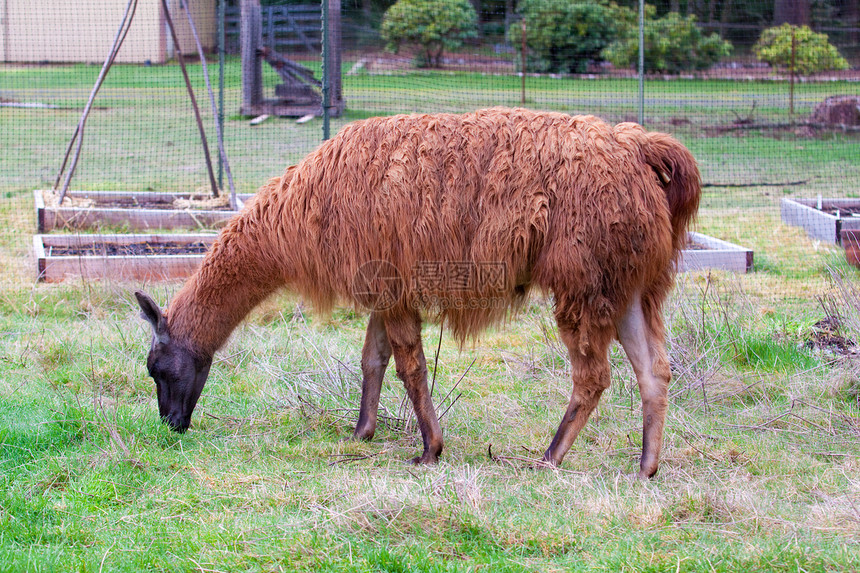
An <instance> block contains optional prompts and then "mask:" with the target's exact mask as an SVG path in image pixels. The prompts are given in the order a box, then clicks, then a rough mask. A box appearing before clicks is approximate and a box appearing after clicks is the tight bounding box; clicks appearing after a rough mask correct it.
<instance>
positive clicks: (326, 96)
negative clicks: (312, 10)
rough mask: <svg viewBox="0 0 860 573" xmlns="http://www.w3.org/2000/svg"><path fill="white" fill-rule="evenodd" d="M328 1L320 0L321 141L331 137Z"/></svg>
mask: <svg viewBox="0 0 860 573" xmlns="http://www.w3.org/2000/svg"><path fill="white" fill-rule="evenodd" d="M328 8H329V6H328V0H322V113H323V141H325V140H327V139H328V138H329V137H331V123H330V122H331V118H330V117H329V108H330V107H331V80H330V70H329V53H328V52H329V26H328V12H329V10H328Z"/></svg>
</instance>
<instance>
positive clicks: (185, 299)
mask: <svg viewBox="0 0 860 573" xmlns="http://www.w3.org/2000/svg"><path fill="white" fill-rule="evenodd" d="M699 196H700V179H699V173H698V169H697V167H696V163H695V160H694V159H693V157H692V155H691V154H690V153H689V152H688V151H687V150H686V149H685V148H684V147H683V146H682V145H681V144H679V143H678V142H677V141H676V140H674V139H673V138H671V137H670V136H668V135H665V134H660V133H648V132H646V131H644V130H643V129H642V128H641V127H639V126H638V125H635V124H631V123H622V124H619V125H616V126H614V127H613V126H611V125H608V124H606V123H604V122H603V121H601V120H599V119H597V118H595V117H591V116H574V117H572V116H568V115H564V114H559V113H541V112H534V111H530V110H525V109H501V108H496V109H489V110H484V111H479V112H477V113H471V114H465V115H451V114H438V115H412V116H408V115H398V116H393V117H385V118H374V119H369V120H365V121H360V122H355V123H353V124H350V125H348V126H346V127H345V128H344V129H343V130H342V131H341V132H340V133H339V134H338V135H337V136H336V137H335V138H333V139H332V140H330V141H327V142H326V143H324V144H323V145H321V146H320V147H319V148H318V149H317V150H316V151H314V152H313V153H311V154H310V155H309V156H308V157H307V158H305V159H304V160H303V161H302V162H301V163H300V164H299V165H298V166H296V167H291V168H290V169H288V170H287V171H286V173H285V174H284V176H283V177H281V178H278V179H273V180H271V181H269V183H268V184H267V185H266V186H265V187H264V188H263V189H262V190H261V191H260V192H259V193H258V194H257V196H256V197H255V198H254V199H253V200H252V201H251V202H250V203H249V204H248V205H247V206H246V208H245V210H244V211H243V212H242V213H241V214H239V215H238V216H237V217H236V218H234V219H233V220H232V221H231V222H230V223H229V224H228V226H227V227H226V228H225V229H224V230H223V231H222V233H221V235H220V237H219V239H218V241H217V242H216V243H215V245H214V246H213V248H212V250H211V251H210V253H209V254H208V255H207V257H206V259H205V261H204V263H203V265H202V267H201V268H200V270H199V271H198V273H197V274H196V275H195V276H194V277H192V278H191V279H190V280H189V281H188V283H187V284H186V285H185V287H183V289H182V290H181V291H180V292H179V293H178V294H177V296H176V297H175V299H174V301H173V303H172V304H171V307H170V310H169V312H168V313H167V328H168V330H169V332H170V336H171V339H172V340H174V341H176V343H177V344H181V345H182V346H183V347H185V348H187V349H188V350H189V351H191V352H192V353H194V354H195V355H198V356H209V357H211V356H212V354H213V353H214V352H215V351H216V350H217V349H218V348H219V347H220V346H221V345H222V344H223V343H224V342H225V341H226V339H227V337H228V336H229V334H230V332H231V331H232V330H233V329H234V328H235V327H236V325H237V324H238V323H239V322H240V321H241V320H242V318H243V317H244V316H245V315H246V314H247V313H248V312H249V311H250V310H251V309H252V308H253V307H254V306H255V305H256V304H258V303H259V302H260V301H261V300H263V298H264V297H266V296H267V295H268V294H269V293H271V292H272V291H274V290H275V289H277V288H278V287H280V286H282V285H286V286H287V287H289V288H291V289H294V290H296V291H297V292H299V293H300V294H302V295H303V296H304V297H306V298H308V299H310V300H311V301H312V302H313V304H314V306H315V307H316V308H317V309H319V310H322V311H323V312H325V311H326V310H327V309H330V308H331V307H332V306H333V305H335V304H337V303H338V302H345V303H350V304H353V305H356V306H363V307H365V308H370V310H372V314H371V321H370V325H369V326H368V336H367V340H366V341H365V349H364V353H363V359H362V366H363V371H364V383H363V397H362V407H361V413H360V418H359V424H358V427H357V429H356V436H358V437H363V438H368V437H370V436H372V435H373V430H374V428H375V421H376V412H375V410H376V405H377V404H378V394H379V389H378V386H379V384H381V377H382V373H383V372H384V365H385V364H387V362H388V359H389V356H391V354H392V353H393V355H394V357H395V361H396V363H397V371H398V375H399V376H400V377H401V378H402V379H403V380H404V383H405V384H406V388H407V392H408V394H409V396H410V398H411V399H412V401H413V404H414V406H415V408H416V413H417V417H418V420H419V426H420V428H421V431H422V435H423V437H424V445H425V450H424V454H423V455H422V457H421V458H420V459H419V461H435V459H436V457H437V456H438V454H439V452H441V448H442V439H441V431H440V430H439V428H438V421H437V420H436V415H435V412H434V411H433V406H432V404H431V403H430V400H429V394H428V393H427V391H426V365H425V363H424V356H423V352H422V351H421V341H420V324H421V314H419V313H420V312H424V313H425V314H428V313H429V314H432V315H435V318H438V319H441V320H445V321H446V322H447V324H448V326H449V328H450V330H451V332H452V333H453V335H454V336H455V337H456V338H457V339H458V340H459V341H460V342H461V343H462V342H463V341H464V340H465V339H467V338H469V337H472V336H475V335H477V334H478V333H479V332H481V330H482V329H484V328H485V327H486V326H487V325H489V324H491V323H494V322H496V321H499V320H500V319H502V318H503V317H505V316H506V315H507V314H508V313H509V312H510V310H511V309H516V308H517V307H518V306H519V305H520V304H521V303H522V301H523V300H524V299H525V297H526V295H527V294H528V292H529V289H530V288H531V286H532V285H537V286H538V287H539V288H541V289H542V290H544V291H546V292H550V293H552V295H553V296H554V306H555V316H556V319H557V322H558V325H559V329H560V333H561V338H562V340H563V341H564V342H565V344H566V345H567V346H568V348H569V350H570V356H571V360H572V363H573V379H574V391H573V395H572V397H571V404H570V407H569V408H568V412H567V414H566V415H565V418H564V420H563V421H562V424H561V426H560V427H559V430H558V432H557V434H556V436H555V438H554V439H553V443H552V445H551V446H550V448H549V449H548V450H547V453H546V454H545V459H547V460H548V461H550V462H553V463H559V462H560V461H561V459H562V457H563V456H564V454H565V453H566V452H567V449H568V448H569V447H570V444H571V443H572V442H573V439H574V438H575V437H576V434H577V433H578V431H579V429H580V428H581V427H582V425H583V424H584V423H585V420H586V419H587V418H588V415H589V414H590V412H591V410H592V409H593V407H594V405H595V404H596V403H597V400H598V399H599V397H600V393H601V392H602V390H603V389H604V388H605V387H606V386H608V383H609V365H608V362H607V359H606V352H607V348H608V345H609V343H610V342H611V341H612V339H614V338H619V339H620V340H621V342H622V344H623V345H624V347H625V350H626V351H627V354H628V356H630V357H631V361H632V362H634V368H635V369H636V371H637V376H639V382H640V389H641V390H642V394H643V403H645V417H646V420H645V425H644V428H645V434H646V435H645V446H644V448H643V458H642V473H643V475H653V473H654V472H656V469H657V458H656V457H655V456H658V455H659V447H660V446H659V439H660V438H661V436H662V427H663V419H664V412H665V402H666V398H665V394H666V392H665V390H666V386H667V385H668V380H669V369H668V359H667V358H666V355H665V348H664V343H663V338H664V333H663V324H662V315H661V308H662V303H663V300H664V298H665V296H666V294H667V293H668V291H669V290H670V288H671V286H672V278H673V272H674V262H675V260H676V259H677V256H678V254H679V251H680V249H681V248H682V247H683V244H684V243H685V241H686V228H687V225H688V223H689V221H690V219H691V218H692V217H693V216H694V215H695V212H696V210H697V207H698V202H699ZM380 269H382V270H380ZM368 270H370V271H372V272H368ZM356 277H361V279H360V280H359V281H358V283H357V282H356ZM357 286H358V287H360V288H357ZM358 291H360V292H358ZM636 309H638V310H636ZM625 338H626V341H625ZM380 368H381V370H380ZM643 380H644V382H643ZM649 404H650V405H649ZM192 407H193V406H192ZM371 410H372V411H371Z"/></svg>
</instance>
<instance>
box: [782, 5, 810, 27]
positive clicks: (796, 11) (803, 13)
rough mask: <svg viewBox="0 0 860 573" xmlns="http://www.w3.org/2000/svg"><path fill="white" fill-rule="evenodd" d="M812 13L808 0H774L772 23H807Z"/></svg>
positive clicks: (800, 24) (801, 24) (798, 24)
mask: <svg viewBox="0 0 860 573" xmlns="http://www.w3.org/2000/svg"><path fill="white" fill-rule="evenodd" d="M811 15H812V10H811V2H810V0H774V3H773V23H774V25H775V26H779V25H780V24H785V23H788V24H794V25H795V26H804V25H809V23H810V17H811Z"/></svg>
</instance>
